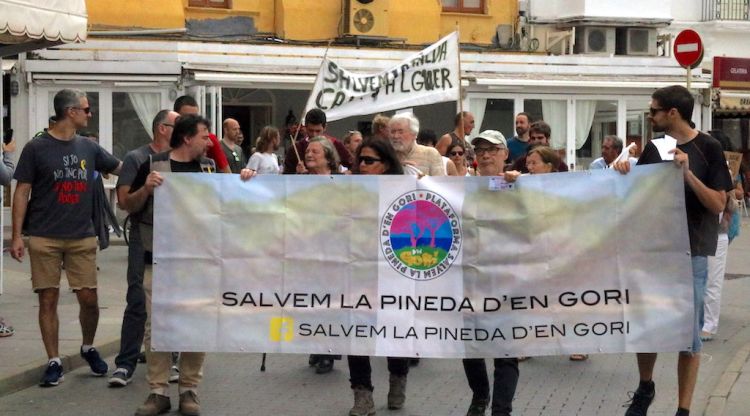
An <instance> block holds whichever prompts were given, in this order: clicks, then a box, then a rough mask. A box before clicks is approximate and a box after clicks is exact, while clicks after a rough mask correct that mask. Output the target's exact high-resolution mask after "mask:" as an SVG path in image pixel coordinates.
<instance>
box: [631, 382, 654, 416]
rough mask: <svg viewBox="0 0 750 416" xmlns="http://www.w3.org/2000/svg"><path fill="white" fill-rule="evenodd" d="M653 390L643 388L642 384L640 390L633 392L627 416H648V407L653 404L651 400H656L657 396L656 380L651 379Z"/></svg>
mask: <svg viewBox="0 0 750 416" xmlns="http://www.w3.org/2000/svg"><path fill="white" fill-rule="evenodd" d="M649 383H651V389H650V390H651V391H648V390H647V389H642V388H641V387H640V386H639V387H638V390H636V391H635V393H633V398H632V399H630V405H629V406H628V411H627V412H625V416H646V414H647V413H648V407H649V406H651V402H653V401H654V397H655V396H656V389H655V388H654V382H653V381H651V382H649Z"/></svg>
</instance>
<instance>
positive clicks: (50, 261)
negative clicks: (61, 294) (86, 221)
mask: <svg viewBox="0 0 750 416" xmlns="http://www.w3.org/2000/svg"><path fill="white" fill-rule="evenodd" d="M29 259H30V261H31V286H32V288H33V289H34V291H35V292H38V291H39V290H41V289H50V288H59V287H60V275H61V273H62V267H63V266H64V267H65V274H66V275H67V276H68V286H69V287H70V288H71V289H73V290H79V289H83V288H87V289H96V237H86V238H77V239H63V238H47V237H30V238H29Z"/></svg>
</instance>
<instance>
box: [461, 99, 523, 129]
mask: <svg viewBox="0 0 750 416" xmlns="http://www.w3.org/2000/svg"><path fill="white" fill-rule="evenodd" d="M469 106H470V108H469V111H470V112H471V113H472V114H473V115H474V123H475V125H474V132H472V136H476V135H477V134H479V133H480V132H482V131H484V130H497V131H499V132H501V133H503V135H504V136H505V137H506V138H511V137H513V136H515V135H516V132H515V127H514V125H513V120H514V117H515V115H514V114H513V100H512V99H502V98H490V99H484V98H472V99H471V100H470V101H469Z"/></svg>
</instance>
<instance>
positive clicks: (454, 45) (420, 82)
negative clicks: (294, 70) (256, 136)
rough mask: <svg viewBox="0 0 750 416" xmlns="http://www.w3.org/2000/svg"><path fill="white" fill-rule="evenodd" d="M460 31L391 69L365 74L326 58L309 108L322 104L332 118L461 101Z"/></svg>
mask: <svg viewBox="0 0 750 416" xmlns="http://www.w3.org/2000/svg"><path fill="white" fill-rule="evenodd" d="M458 53H459V51H458V32H453V33H451V34H450V35H448V36H446V37H444V38H442V39H440V40H439V41H438V42H437V43H435V44H433V45H432V46H430V47H428V48H427V49H424V50H422V51H421V52H419V53H417V54H414V55H412V56H410V57H409V58H407V59H405V60H403V61H401V62H400V63H399V64H398V65H395V66H393V67H392V68H389V69H387V70H385V71H382V72H378V73H374V74H360V73H354V72H351V71H348V70H346V69H344V68H342V67H340V66H339V65H338V64H336V63H335V62H333V61H331V60H329V59H324V60H323V63H322V64H321V66H320V71H319V72H318V76H317V78H316V79H315V86H314V87H313V90H312V92H311V93H310V98H309V99H308V101H307V106H306V108H305V113H307V111H309V110H311V109H313V108H319V109H321V110H323V111H325V113H326V117H327V119H328V121H332V120H340V119H342V118H346V117H350V116H356V115H362V114H371V113H377V112H381V111H388V110H397V109H400V108H406V107H413V106H420V105H426V104H433V103H439V102H443V101H457V100H458V98H459V88H460V86H461V74H460V71H459V65H458Z"/></svg>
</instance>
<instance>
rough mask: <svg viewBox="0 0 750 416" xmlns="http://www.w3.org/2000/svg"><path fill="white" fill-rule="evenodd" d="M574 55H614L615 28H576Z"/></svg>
mask: <svg viewBox="0 0 750 416" xmlns="http://www.w3.org/2000/svg"><path fill="white" fill-rule="evenodd" d="M573 52H574V53H585V54H602V55H614V53H615V28H614V27H598V26H581V27H577V28H576V44H575V48H573Z"/></svg>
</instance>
